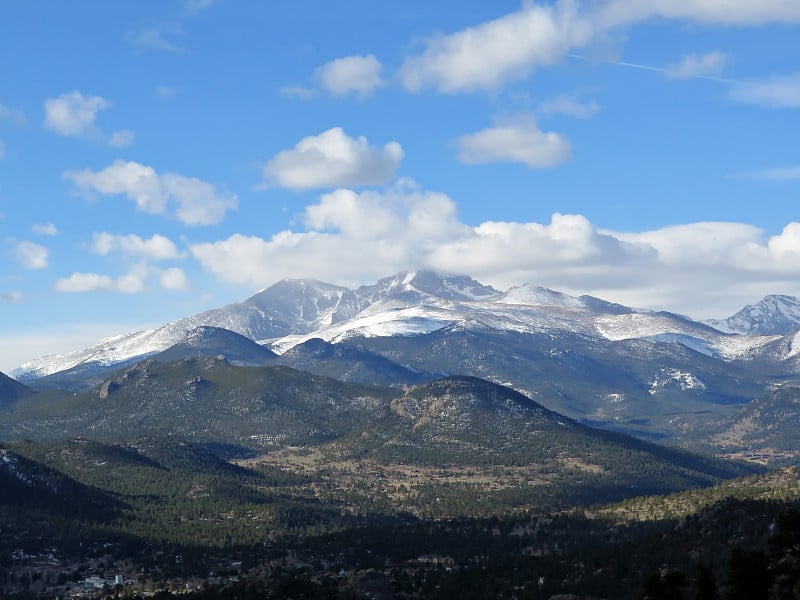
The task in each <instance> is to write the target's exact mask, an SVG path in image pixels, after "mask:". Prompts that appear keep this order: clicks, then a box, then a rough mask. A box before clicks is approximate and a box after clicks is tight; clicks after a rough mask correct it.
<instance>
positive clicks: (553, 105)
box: [538, 94, 602, 119]
mask: <svg viewBox="0 0 800 600" xmlns="http://www.w3.org/2000/svg"><path fill="white" fill-rule="evenodd" d="M600 110H602V106H600V105H599V104H598V103H597V102H594V101H584V100H582V99H581V98H580V97H579V96H578V95H576V94H565V95H562V96H558V97H557V98H553V99H552V100H550V101H548V102H545V103H544V104H542V105H541V106H540V107H539V111H538V112H539V113H541V114H543V115H566V116H568V117H575V118H576V119H588V118H589V117H592V116H594V115H595V114H596V113H597V112H599V111H600Z"/></svg>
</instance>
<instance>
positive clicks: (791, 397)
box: [695, 383, 800, 464]
mask: <svg viewBox="0 0 800 600" xmlns="http://www.w3.org/2000/svg"><path fill="white" fill-rule="evenodd" d="M798 423H800V385H797V384H796V383H795V384H786V385H782V386H780V387H778V388H776V389H773V390H771V391H769V392H767V393H766V394H764V395H762V396H760V397H758V398H756V399H755V400H753V401H752V402H750V403H748V404H747V405H745V406H743V407H741V409H740V410H738V411H737V412H736V413H734V414H732V415H730V416H729V417H728V418H726V419H723V420H721V421H719V422H716V423H711V424H709V426H708V427H706V428H705V434H706V438H705V440H706V443H705V444H695V447H697V448H699V449H707V448H709V447H712V448H713V449H714V450H715V451H716V452H722V453H725V454H727V455H730V456H734V457H738V458H747V459H750V460H755V461H758V462H765V463H766V462H776V463H790V464H800V448H798V444H797V424H798Z"/></svg>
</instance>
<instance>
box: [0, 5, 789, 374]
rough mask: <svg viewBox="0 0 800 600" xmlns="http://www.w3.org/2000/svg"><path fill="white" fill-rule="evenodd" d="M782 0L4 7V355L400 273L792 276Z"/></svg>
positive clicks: (718, 291)
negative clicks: (258, 298) (298, 283)
mask: <svg viewBox="0 0 800 600" xmlns="http://www.w3.org/2000/svg"><path fill="white" fill-rule="evenodd" d="M798 40H800V2H797V1H796V0H760V1H759V2H751V1H750V0H587V1H580V0H564V1H557V2H546V1H544V0H536V1H534V0H532V1H527V2H521V3H520V2H515V1H510V0H496V1H494V2H473V1H469V0H467V1H466V2H465V1H464V0H459V1H458V2H455V1H454V0H442V1H440V2H429V1H425V2H422V1H420V0H403V1H402V2H399V1H396V0H385V1H384V2H374V1H372V2H366V1H364V0H347V1H345V2H336V3H334V2H322V1H318V0H292V1H288V0H271V1H270V2H262V1H257V0H140V1H137V2H107V1H105V0H73V1H71V2H54V1H49V2H48V1H42V2H6V3H3V4H2V6H0V252H2V258H0V265H2V266H1V267H0V371H3V372H8V371H10V370H13V369H14V368H15V367H18V366H19V365H21V364H22V363H23V362H25V361H26V360H29V359H31V358H33V357H37V356H42V355H45V354H54V353H60V352H65V351H68V350H74V349H78V348H81V347H84V346H86V345H88V344H89V343H91V342H94V341H96V340H98V339H100V338H102V337H106V336H110V335H114V334H119V333H123V332H127V331H133V330H138V329H143V328H148V327H153V326H158V325H161V324H163V323H166V322H168V321H171V320H175V319H178V318H181V317H184V316H188V315H190V314H194V313H195V312H198V311H201V310H205V309H209V308H213V307H217V306H221V305H223V304H227V303H230V302H235V301H238V300H242V299H244V298H246V297H248V296H250V295H251V294H253V293H255V292H256V291H258V290H260V289H263V288H265V287H268V286H269V285H271V284H273V283H275V282H276V281H278V280H280V279H283V278H285V277H289V278H303V277H309V278H315V279H320V280H322V281H326V282H329V283H336V284H341V285H347V286H355V285H358V284H362V283H373V282H375V281H376V280H377V279H379V278H381V277H385V276H389V275H393V274H395V273H397V272H400V271H404V270H420V269H432V270H436V271H441V272H445V273H453V274H467V275H470V276H472V277H474V278H475V279H477V280H478V281H480V282H481V283H485V284H490V285H493V286H494V287H496V288H498V289H507V288H509V287H511V286H514V285H521V284H524V283H532V284H535V285H542V286H545V287H549V288H552V289H556V290H559V291H564V292H567V293H572V294H591V295H594V296H598V297H601V298H604V299H607V300H612V301H616V302H621V303H624V304H626V305H630V306H637V307H643V308H651V309H658V310H670V311H675V312H679V313H682V314H686V315H689V316H691V317H693V318H696V319H706V318H712V317H725V316H729V315H730V314H732V313H733V312H735V311H736V310H738V309H739V308H741V307H742V306H744V305H745V304H749V303H752V302H755V301H757V300H759V299H760V298H761V297H763V296H764V295H766V294H789V295H798V296H800V208H798V202H797V196H798V190H800V150H799V148H800V146H799V145H798V141H797V140H798V138H799V137H800V52H799V50H800V42H798Z"/></svg>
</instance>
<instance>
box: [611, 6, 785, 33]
mask: <svg viewBox="0 0 800 600" xmlns="http://www.w3.org/2000/svg"><path fill="white" fill-rule="evenodd" d="M597 13H598V14H597V19H598V21H599V23H600V24H601V26H604V27H615V26H621V25H628V24H633V23H637V22H641V21H647V20H651V19H656V18H664V19H678V20H684V21H697V22H700V23H708V24H711V25H738V26H756V25H765V24H767V23H800V4H798V3H797V2H795V1H794V0H761V1H760V2H747V1H743V2H741V1H731V0H648V1H646V2H643V1H642V0H611V1H610V2H605V3H604V4H602V5H601V6H600V8H599V10H598V11H597Z"/></svg>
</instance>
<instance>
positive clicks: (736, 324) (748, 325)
mask: <svg viewBox="0 0 800 600" xmlns="http://www.w3.org/2000/svg"><path fill="white" fill-rule="evenodd" d="M708 324H709V325H711V326H713V327H716V328H717V329H719V330H721V331H726V332H728V333H743V334H747V335H788V334H790V333H794V332H796V331H798V330H800V300H798V299H797V298H796V297H795V296H786V295H781V294H770V295H769V296H764V297H763V298H762V299H761V300H759V301H758V302H756V303H755V304H748V305H747V306H745V307H744V308H743V309H742V310H740V311H739V312H737V313H736V314H735V315H733V316H731V317H728V318H727V319H720V320H712V321H708Z"/></svg>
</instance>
